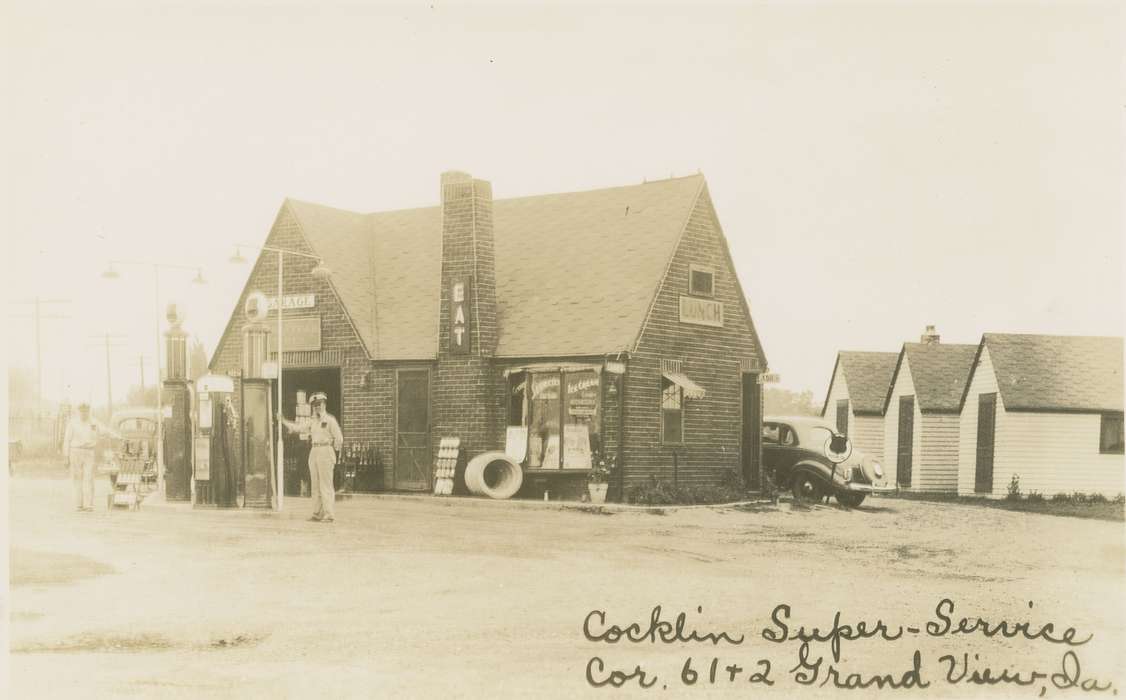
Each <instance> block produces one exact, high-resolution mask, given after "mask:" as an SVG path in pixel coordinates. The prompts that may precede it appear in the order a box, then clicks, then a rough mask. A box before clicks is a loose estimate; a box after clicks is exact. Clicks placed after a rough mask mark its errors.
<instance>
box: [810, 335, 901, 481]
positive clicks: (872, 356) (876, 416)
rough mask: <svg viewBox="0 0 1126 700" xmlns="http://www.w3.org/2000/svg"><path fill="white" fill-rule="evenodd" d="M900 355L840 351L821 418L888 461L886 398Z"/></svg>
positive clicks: (865, 449) (879, 457) (878, 457)
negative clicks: (885, 437)
mask: <svg viewBox="0 0 1126 700" xmlns="http://www.w3.org/2000/svg"><path fill="white" fill-rule="evenodd" d="M897 357H898V355H897V354H896V353H894V352H859V351H849V350H842V351H840V352H838V353H837V362H836V364H835V365H834V366H833V376H832V379H830V380H829V390H828V392H826V394H825V404H824V406H822V408H821V417H822V418H824V419H825V420H827V421H829V422H830V423H832V424H833V425H835V426H837V432H839V433H843V434H845V435H847V436H848V437H849V439H850V440H852V442H853V444H854V445H855V446H856V447H857V448H859V449H861V450H863V451H864V452H865V453H866V454H868V455H871V456H872V457H873V458H874V459H876V460H877V461H879V462H881V463H883V461H884V400H885V399H886V398H887V392H888V386H889V385H890V384H891V375H892V373H893V372H894V371H895V361H896V358H897Z"/></svg>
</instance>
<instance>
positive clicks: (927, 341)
mask: <svg viewBox="0 0 1126 700" xmlns="http://www.w3.org/2000/svg"><path fill="white" fill-rule="evenodd" d="M938 338H939V336H938V333H937V332H936V331H935V330H934V326H927V329H926V330H925V331H923V335H922V336H920V337H919V342H920V343H922V344H924V345H938Z"/></svg>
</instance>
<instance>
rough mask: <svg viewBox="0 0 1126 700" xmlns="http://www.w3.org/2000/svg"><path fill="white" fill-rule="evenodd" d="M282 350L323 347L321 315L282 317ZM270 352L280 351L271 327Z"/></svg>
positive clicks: (318, 348) (305, 349) (290, 350)
mask: <svg viewBox="0 0 1126 700" xmlns="http://www.w3.org/2000/svg"><path fill="white" fill-rule="evenodd" d="M282 340H283V341H284V342H283V343H282V350H283V351H284V352H302V351H308V350H320V349H321V317H320V316H301V317H297V318H282ZM269 347H270V352H277V351H278V343H277V338H276V337H275V333H274V329H273V328H271V329H270V346H269Z"/></svg>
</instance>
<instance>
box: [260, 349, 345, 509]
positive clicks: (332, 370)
mask: <svg viewBox="0 0 1126 700" xmlns="http://www.w3.org/2000/svg"><path fill="white" fill-rule="evenodd" d="M282 391H283V392H284V396H282V415H284V416H285V418H286V420H296V416H297V397H298V393H299V392H300V394H301V395H302V396H303V397H304V399H305V400H306V401H308V400H309V397H310V396H312V395H313V394H314V393H316V392H318V391H323V392H324V393H325V396H327V397H328V400H327V401H326V404H325V409H326V410H327V411H328V412H329V413H330V414H332V415H333V416H336V420H337V421H339V422H340V424H341V425H343V424H344V416H343V415H342V413H341V409H342V407H343V405H344V401H343V397H342V396H341V393H340V368H339V367H317V368H312V369H308V368H301V369H283V370H282ZM273 393H274V400H275V401H277V382H274V383H273ZM275 405H276V404H275ZM283 434H284V439H285V493H286V495H287V496H299V495H302V494H303V493H304V492H307V491H308V488H309V483H310V478H309V449H310V445H309V441H308V440H302V439H301V436H300V435H298V434H296V433H291V432H288V431H283ZM303 484H304V490H303V488H302V485H303Z"/></svg>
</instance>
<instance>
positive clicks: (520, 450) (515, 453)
mask: <svg viewBox="0 0 1126 700" xmlns="http://www.w3.org/2000/svg"><path fill="white" fill-rule="evenodd" d="M504 453H505V454H506V455H508V456H509V457H511V458H512V459H513V461H515V462H516V463H517V464H522V463H523V462H524V458H525V457H527V456H528V427H527V426H522V425H510V426H508V430H507V431H505V435H504Z"/></svg>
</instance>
